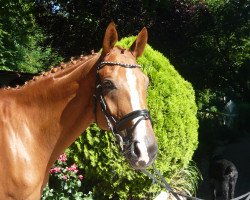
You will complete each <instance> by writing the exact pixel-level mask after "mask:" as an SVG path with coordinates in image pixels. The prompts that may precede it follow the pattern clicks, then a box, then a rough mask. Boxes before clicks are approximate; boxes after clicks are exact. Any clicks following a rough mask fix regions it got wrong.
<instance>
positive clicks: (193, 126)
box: [70, 37, 198, 199]
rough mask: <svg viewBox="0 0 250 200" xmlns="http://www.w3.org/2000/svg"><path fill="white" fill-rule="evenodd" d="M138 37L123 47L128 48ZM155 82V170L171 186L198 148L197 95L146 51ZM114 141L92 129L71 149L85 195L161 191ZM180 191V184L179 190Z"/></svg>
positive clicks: (151, 99) (151, 100)
mask: <svg viewBox="0 0 250 200" xmlns="http://www.w3.org/2000/svg"><path fill="white" fill-rule="evenodd" d="M134 40H135V38H134V37H129V38H125V39H123V40H121V41H120V42H119V43H118V45H120V46H123V47H126V48H127V47H129V46H130V45H131V44H132V43H133V41H134ZM138 63H140V64H141V65H142V66H143V71H144V72H145V73H146V74H147V75H148V76H149V78H150V80H151V83H150V86H149V90H148V107H149V109H150V112H151V116H152V119H153V122H154V125H155V126H154V131H155V133H156V136H157V138H158V145H159V152H158V157H157V160H156V167H157V168H158V169H159V170H160V171H161V172H162V173H163V175H164V176H165V177H166V178H167V180H168V181H170V184H171V182H174V181H175V180H173V179H172V178H173V176H174V175H175V174H176V173H177V172H178V171H180V170H181V169H182V168H184V167H187V165H188V163H189V161H190V160H191V158H192V155H193V152H194V150H195V149H196V148H197V143H198V141H197V129H198V121H197V118H196V112H197V107H196V104H195V97H194V91H193V88H192V86H191V84H190V83H188V82H187V81H185V80H184V79H183V78H182V77H181V76H180V75H179V74H178V73H177V71H176V70H175V69H174V67H173V66H172V65H171V64H170V62H169V61H168V60H167V59H166V58H165V57H164V56H163V55H162V54H161V53H159V52H157V51H155V50H153V49H152V48H151V47H150V46H149V45H147V46H146V49H145V51H144V54H143V56H142V57H140V58H139V59H138ZM113 141H114V140H113V137H112V135H111V134H110V133H105V132H103V131H101V132H100V130H99V129H98V128H97V126H96V125H92V126H91V127H90V128H89V129H87V130H86V131H85V133H84V134H83V135H82V136H81V137H80V138H79V139H78V140H77V141H76V142H75V144H74V145H72V146H71V148H70V155H71V156H73V157H74V159H75V161H76V162H77V164H78V165H79V166H80V167H82V168H83V169H84V171H85V173H84V174H85V185H84V188H85V190H86V191H85V192H87V191H90V190H92V191H93V195H94V197H95V198H97V199H107V198H113V199H142V198H143V199H145V198H149V197H152V196H154V195H155V194H156V192H158V191H159V187H158V186H156V185H154V186H152V181H151V180H149V178H148V177H146V176H145V175H142V173H141V172H140V171H135V170H133V169H131V168H130V167H129V166H128V165H127V163H126V161H125V160H124V158H123V157H122V156H121V155H120V153H119V151H118V149H117V147H116V146H115V145H114V144H113ZM178 187H180V185H178Z"/></svg>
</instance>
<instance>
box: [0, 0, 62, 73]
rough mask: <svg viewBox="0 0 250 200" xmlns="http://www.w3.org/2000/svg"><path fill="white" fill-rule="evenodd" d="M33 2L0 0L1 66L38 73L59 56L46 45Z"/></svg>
mask: <svg viewBox="0 0 250 200" xmlns="http://www.w3.org/2000/svg"><path fill="white" fill-rule="evenodd" d="M32 6H33V4H32V3H28V2H27V1H24V0H20V1H15V0H11V1H4V0H3V1H1V2H0V13H1V18H0V68H1V69H5V70H12V71H24V72H33V73H37V72H39V71H42V70H45V69H47V68H48V67H49V66H50V65H51V64H53V61H54V60H58V59H56V56H54V54H53V53H52V50H51V49H50V48H48V47H47V46H46V45H43V41H44V40H45V37H44V35H43V34H42V31H41V30H40V28H39V27H38V26H37V25H36V22H35V18H34V16H33V10H32Z"/></svg>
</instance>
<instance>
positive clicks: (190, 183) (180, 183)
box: [170, 161, 202, 196]
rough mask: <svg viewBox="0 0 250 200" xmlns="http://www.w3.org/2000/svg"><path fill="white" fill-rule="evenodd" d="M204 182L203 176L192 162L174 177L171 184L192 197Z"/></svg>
mask: <svg viewBox="0 0 250 200" xmlns="http://www.w3.org/2000/svg"><path fill="white" fill-rule="evenodd" d="M199 181H202V175H201V172H200V171H199V169H198V168H197V166H196V164H195V162H193V161H190V162H189V164H188V165H187V166H185V167H184V168H183V169H181V170H179V171H178V172H176V174H175V175H173V177H172V180H171V182H170V184H171V185H172V186H173V187H174V188H176V189H177V190H180V191H183V192H185V193H186V194H188V195H190V196H192V195H194V194H196V190H197V189H198V183H199Z"/></svg>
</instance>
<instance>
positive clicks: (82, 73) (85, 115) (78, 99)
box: [21, 55, 99, 165]
mask: <svg viewBox="0 0 250 200" xmlns="http://www.w3.org/2000/svg"><path fill="white" fill-rule="evenodd" d="M98 59H99V55H96V56H93V58H90V59H89V60H88V61H86V62H85V63H81V62H77V63H74V62H73V63H71V64H70V65H71V66H69V67H66V68H65V69H63V70H60V71H58V72H54V73H50V74H49V75H46V76H44V77H41V78H38V79H37V80H36V79H35V80H34V81H32V82H31V83H29V84H27V85H26V86H24V88H23V94H22V95H21V97H22V98H23V99H22V102H23V105H24V106H23V107H25V105H32V109H29V108H28V109H27V111H26V113H27V112H28V114H27V116H30V117H29V119H28V121H29V124H30V128H31V129H32V128H33V127H34V128H33V130H31V132H33V133H34V134H36V136H35V137H37V138H36V139H37V140H38V141H41V144H43V145H44V146H45V148H44V149H45V150H46V151H48V153H49V154H50V157H51V158H50V161H49V162H50V164H49V165H51V164H52V163H53V162H54V161H55V159H57V158H58V156H59V155H60V154H61V153H62V152H63V151H65V149H66V148H67V147H68V146H70V144H71V143H73V141H74V140H75V139H76V138H77V137H78V136H79V135H80V134H81V133H82V132H83V131H84V130H85V129H86V128H87V127H88V126H89V125H90V124H91V123H92V122H93V121H94V114H93V93H94V90H95V73H96V69H95V67H94V66H95V64H96V62H98ZM52 70H53V69H52ZM26 107H27V106H26ZM48 141H49V143H48Z"/></svg>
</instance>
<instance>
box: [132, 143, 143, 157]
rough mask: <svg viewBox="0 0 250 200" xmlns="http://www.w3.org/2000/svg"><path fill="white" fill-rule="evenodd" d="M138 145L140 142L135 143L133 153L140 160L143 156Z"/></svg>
mask: <svg viewBox="0 0 250 200" xmlns="http://www.w3.org/2000/svg"><path fill="white" fill-rule="evenodd" d="M137 143H139V142H138V141H134V142H133V143H132V145H131V153H132V155H133V156H134V157H136V158H139V157H140V156H141V152H140V150H139V148H138V145H137Z"/></svg>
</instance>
